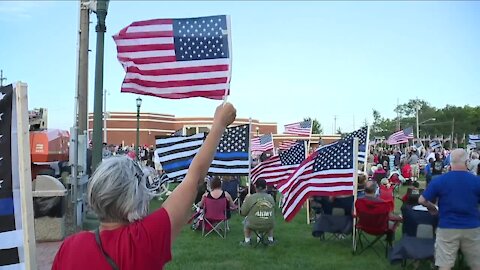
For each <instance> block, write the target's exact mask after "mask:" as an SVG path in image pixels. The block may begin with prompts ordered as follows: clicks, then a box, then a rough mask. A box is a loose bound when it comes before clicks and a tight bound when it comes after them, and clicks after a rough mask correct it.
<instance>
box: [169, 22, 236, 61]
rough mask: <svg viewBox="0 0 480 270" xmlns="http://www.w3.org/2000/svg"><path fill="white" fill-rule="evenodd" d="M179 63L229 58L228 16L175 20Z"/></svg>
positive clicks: (176, 48) (174, 28)
mask: <svg viewBox="0 0 480 270" xmlns="http://www.w3.org/2000/svg"><path fill="white" fill-rule="evenodd" d="M173 32H174V43H175V56H176V57H177V61H191V60H203V59H217V58H228V57H229V55H228V52H229V50H228V31H227V16H225V15H221V16H211V17H201V18H188V19H174V20H173Z"/></svg>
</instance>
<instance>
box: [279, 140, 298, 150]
mask: <svg viewBox="0 0 480 270" xmlns="http://www.w3.org/2000/svg"><path fill="white" fill-rule="evenodd" d="M296 143H297V142H296V141H293V140H288V141H283V142H281V143H280V145H279V146H278V149H279V150H288V149H290V147H292V146H294V145H295V144H296Z"/></svg>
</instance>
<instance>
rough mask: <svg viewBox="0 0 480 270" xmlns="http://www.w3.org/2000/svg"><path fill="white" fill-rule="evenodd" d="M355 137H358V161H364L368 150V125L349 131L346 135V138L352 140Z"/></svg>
mask: <svg viewBox="0 0 480 270" xmlns="http://www.w3.org/2000/svg"><path fill="white" fill-rule="evenodd" d="M353 138H358V162H361V163H364V162H365V156H366V151H367V149H368V147H367V139H368V126H364V127H362V128H361V129H359V130H355V131H354V132H352V133H349V134H348V135H347V136H345V138H344V140H350V139H353Z"/></svg>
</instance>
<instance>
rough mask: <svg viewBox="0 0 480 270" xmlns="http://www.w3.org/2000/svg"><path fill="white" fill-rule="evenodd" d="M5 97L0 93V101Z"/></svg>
mask: <svg viewBox="0 0 480 270" xmlns="http://www.w3.org/2000/svg"><path fill="white" fill-rule="evenodd" d="M5 96H6V95H5V94H4V93H2V92H0V100H2V99H3V98H4V97H5Z"/></svg>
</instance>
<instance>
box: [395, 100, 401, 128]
mask: <svg viewBox="0 0 480 270" xmlns="http://www.w3.org/2000/svg"><path fill="white" fill-rule="evenodd" d="M398 106H399V105H398V98H397V108H396V109H395V110H396V111H397V130H400V128H401V126H400V110H399V109H398Z"/></svg>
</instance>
